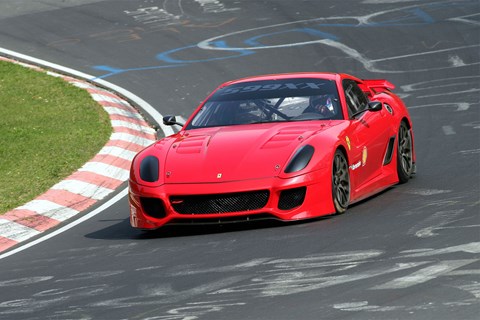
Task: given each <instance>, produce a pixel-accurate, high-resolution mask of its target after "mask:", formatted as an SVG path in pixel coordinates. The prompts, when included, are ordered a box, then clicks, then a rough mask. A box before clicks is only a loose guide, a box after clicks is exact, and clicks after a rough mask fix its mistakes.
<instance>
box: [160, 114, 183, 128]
mask: <svg viewBox="0 0 480 320" xmlns="http://www.w3.org/2000/svg"><path fill="white" fill-rule="evenodd" d="M163 124H164V125H166V126H173V125H177V126H180V127H183V126H184V124H183V123H179V122H177V118H175V116H171V115H170V116H165V117H163Z"/></svg>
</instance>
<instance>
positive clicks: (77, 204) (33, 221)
mask: <svg viewBox="0 0 480 320" xmlns="http://www.w3.org/2000/svg"><path fill="white" fill-rule="evenodd" d="M0 59H1V60H4V61H9V62H13V63H19V62H17V61H15V60H12V59H8V58H3V57H0ZM19 64H22V65H24V66H27V67H31V68H34V69H37V70H39V71H44V70H43V69H42V68H39V67H36V66H31V65H28V64H24V63H19ZM47 73H48V74H50V75H52V76H57V77H61V78H63V79H64V80H66V81H68V82H70V83H72V84H73V85H75V86H77V87H80V88H83V89H85V90H87V91H88V92H89V93H90V95H91V96H92V98H93V99H94V100H96V101H97V102H98V103H99V104H100V105H102V106H103V108H104V109H105V111H106V112H107V113H108V114H109V117H110V121H111V124H112V127H113V133H112V135H111V136H110V139H109V141H108V142H107V144H106V145H105V146H104V147H103V148H102V149H101V150H100V151H99V153H98V154H97V155H96V156H95V157H94V158H93V159H91V160H90V161H89V162H87V163H86V164H85V165H83V166H82V167H81V168H80V169H78V170H77V171H76V172H74V173H73V174H72V175H70V176H69V177H67V178H66V179H65V180H63V181H61V182H59V183H57V184H56V185H54V186H53V187H51V188H50V189H49V190H48V191H47V192H45V193H44V194H42V195H40V196H38V197H37V198H36V199H34V200H32V201H30V202H27V203H26V204H24V205H22V206H20V207H18V208H15V209H13V210H11V211H8V212H7V213H5V214H4V215H0V252H1V251H4V250H6V249H8V248H10V247H12V246H14V245H16V244H18V243H20V242H22V241H25V240H27V239H30V238H32V237H34V236H37V235H39V234H41V233H42V232H44V231H45V230H48V229H50V228H52V227H54V226H57V225H58V224H60V223H61V222H62V221H65V220H67V219H70V218H72V217H73V216H75V215H77V214H79V213H80V212H82V211H84V210H86V209H87V208H89V207H90V206H92V205H93V204H95V203H96V202H97V201H99V200H102V199H104V198H105V197H106V196H108V195H109V194H111V193H112V192H113V191H115V189H116V188H118V187H119V186H120V185H121V184H122V183H123V182H125V181H126V180H128V177H129V170H130V163H131V160H132V159H133V157H134V156H135V154H136V153H137V152H138V151H140V150H142V149H143V148H144V147H146V146H148V145H150V144H152V143H153V142H155V140H156V139H155V130H154V129H152V128H151V127H150V126H149V125H148V123H147V122H146V121H145V120H144V119H143V117H142V116H141V115H140V114H139V112H138V111H137V110H136V109H135V108H133V107H132V106H131V104H130V103H128V102H127V101H126V100H125V99H123V98H121V97H119V96H118V95H116V94H114V93H112V92H110V91H107V90H104V89H101V88H99V87H97V86H95V85H93V84H91V83H89V82H87V81H83V80H79V79H76V78H72V77H68V76H64V75H60V74H57V73H53V72H47Z"/></svg>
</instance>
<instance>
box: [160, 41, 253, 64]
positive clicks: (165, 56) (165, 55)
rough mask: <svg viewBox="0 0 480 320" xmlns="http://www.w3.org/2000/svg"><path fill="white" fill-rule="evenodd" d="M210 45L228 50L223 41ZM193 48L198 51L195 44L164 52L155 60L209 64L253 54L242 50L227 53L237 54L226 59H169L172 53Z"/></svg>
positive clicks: (250, 51) (173, 62)
mask: <svg viewBox="0 0 480 320" xmlns="http://www.w3.org/2000/svg"><path fill="white" fill-rule="evenodd" d="M212 45H214V46H215V47H217V48H229V46H227V44H226V42H225V41H216V42H212ZM194 48H197V49H198V47H197V45H196V44H195V45H191V46H187V47H182V48H177V49H173V50H169V51H165V52H162V53H159V54H157V56H156V58H157V60H161V61H164V62H166V63H172V64H178V63H182V64H190V63H199V62H209V61H217V60H225V59H231V58H239V57H244V56H248V55H251V54H254V53H255V51H252V50H243V49H242V50H232V51H229V52H238V54H236V55H229V56H226V57H215V58H208V59H199V60H180V59H175V58H172V57H171V55H172V54H174V53H177V52H180V51H184V50H188V49H194Z"/></svg>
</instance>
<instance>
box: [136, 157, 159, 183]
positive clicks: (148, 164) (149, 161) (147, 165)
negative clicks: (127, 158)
mask: <svg viewBox="0 0 480 320" xmlns="http://www.w3.org/2000/svg"><path fill="white" fill-rule="evenodd" d="M140 178H141V179H142V180H143V181H146V182H155V181H157V180H158V158H157V157H155V156H147V157H145V158H144V159H143V160H142V162H141V163H140Z"/></svg>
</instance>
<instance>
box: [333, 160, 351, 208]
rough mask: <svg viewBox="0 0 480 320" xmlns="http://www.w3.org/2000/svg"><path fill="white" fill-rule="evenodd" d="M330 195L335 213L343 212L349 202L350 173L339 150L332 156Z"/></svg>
mask: <svg viewBox="0 0 480 320" xmlns="http://www.w3.org/2000/svg"><path fill="white" fill-rule="evenodd" d="M332 197H333V204H334V206H335V211H336V213H337V214H340V213H344V212H345V211H346V210H347V207H348V204H349V203H350V175H349V172H348V162H347V159H346V158H345V155H344V154H343V152H341V151H340V150H337V151H336V152H335V156H334V158H333V166H332Z"/></svg>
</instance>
